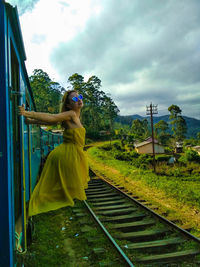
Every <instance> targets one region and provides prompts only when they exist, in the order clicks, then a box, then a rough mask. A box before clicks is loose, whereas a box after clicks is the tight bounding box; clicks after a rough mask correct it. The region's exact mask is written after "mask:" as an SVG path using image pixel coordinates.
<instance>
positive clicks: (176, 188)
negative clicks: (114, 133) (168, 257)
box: [87, 142, 200, 237]
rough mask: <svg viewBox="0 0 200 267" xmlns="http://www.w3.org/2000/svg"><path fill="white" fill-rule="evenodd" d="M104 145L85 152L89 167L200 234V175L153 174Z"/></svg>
mask: <svg viewBox="0 0 200 267" xmlns="http://www.w3.org/2000/svg"><path fill="white" fill-rule="evenodd" d="M103 144H104V145H105V142H104V143H101V144H98V145H97V146H95V147H91V148H89V149H88V151H87V154H88V158H89V164H90V167H91V169H93V170H94V171H95V172H96V173H97V174H100V175H102V176H104V177H109V178H110V179H111V180H112V181H114V182H116V183H118V184H122V185H123V186H124V187H125V188H128V189H129V190H131V191H132V192H134V194H136V195H137V196H139V197H141V198H143V199H145V200H147V201H149V202H151V203H152V204H155V205H158V206H159V210H160V212H161V213H163V212H165V213H166V214H168V218H174V217H176V218H177V219H178V220H179V221H181V223H182V225H183V224H184V225H188V226H189V227H192V228H193V229H194V231H193V234H195V235H196V236H198V237H200V177H197V176H195V179H193V177H191V176H190V177H180V176H178V177H175V176H172V177H169V176H164V175H162V176H161V175H156V174H155V173H153V172H152V171H151V170H142V169H140V168H136V167H134V166H133V165H132V164H131V162H128V161H121V160H117V159H114V158H113V154H112V152H111V151H105V150H103V149H101V146H102V145H103Z"/></svg>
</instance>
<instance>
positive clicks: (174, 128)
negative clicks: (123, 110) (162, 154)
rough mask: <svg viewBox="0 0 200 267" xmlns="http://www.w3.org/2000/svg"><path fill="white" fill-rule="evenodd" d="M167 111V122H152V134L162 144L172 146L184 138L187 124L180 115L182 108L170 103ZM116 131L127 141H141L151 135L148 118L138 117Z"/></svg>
mask: <svg viewBox="0 0 200 267" xmlns="http://www.w3.org/2000/svg"><path fill="white" fill-rule="evenodd" d="M168 111H169V113H170V116H169V119H170V121H169V123H167V122H166V121H164V120H160V121H159V122H158V123H156V124H154V136H155V138H156V139H157V140H158V141H159V142H160V143H161V144H162V145H164V146H167V145H169V144H171V145H172V146H174V145H175V143H176V142H183V140H184V139H185V138H186V133H187V124H186V121H185V119H184V118H183V117H182V115H181V113H182V110H181V109H180V108H179V107H178V106H177V105H171V106H170V107H169V108H168ZM118 127H119V125H118ZM170 129H171V130H170ZM117 133H118V137H119V138H120V139H123V138H126V140H128V141H129V142H135V141H136V142H142V141H144V140H145V139H146V138H148V137H149V136H151V135H152V133H151V126H150V124H149V122H148V120H147V119H143V120H141V119H139V118H138V119H135V120H133V121H132V124H131V126H130V128H127V127H122V128H121V129H118V131H117Z"/></svg>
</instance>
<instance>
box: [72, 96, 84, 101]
mask: <svg viewBox="0 0 200 267" xmlns="http://www.w3.org/2000/svg"><path fill="white" fill-rule="evenodd" d="M79 99H80V100H82V99H83V96H82V95H79V96H74V97H72V100H73V101H74V102H77V101H78V100H79Z"/></svg>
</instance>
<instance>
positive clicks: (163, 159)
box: [155, 155, 172, 162]
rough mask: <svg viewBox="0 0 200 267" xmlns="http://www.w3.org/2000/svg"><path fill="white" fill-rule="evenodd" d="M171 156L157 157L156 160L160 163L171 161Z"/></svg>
mask: <svg viewBox="0 0 200 267" xmlns="http://www.w3.org/2000/svg"><path fill="white" fill-rule="evenodd" d="M171 157H172V156H171V155H156V157H155V159H156V161H158V162H162V161H167V162H168V161H169V159H170V158H171Z"/></svg>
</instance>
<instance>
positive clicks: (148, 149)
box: [135, 137, 165, 154]
mask: <svg viewBox="0 0 200 267" xmlns="http://www.w3.org/2000/svg"><path fill="white" fill-rule="evenodd" d="M135 150H136V151H137V153H139V154H153V147H152V138H151V137H150V138H148V139H146V140H145V141H143V142H141V143H135ZM154 151H155V154H163V153H165V149H164V147H163V146H162V145H161V144H159V143H158V140H156V139H154Z"/></svg>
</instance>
